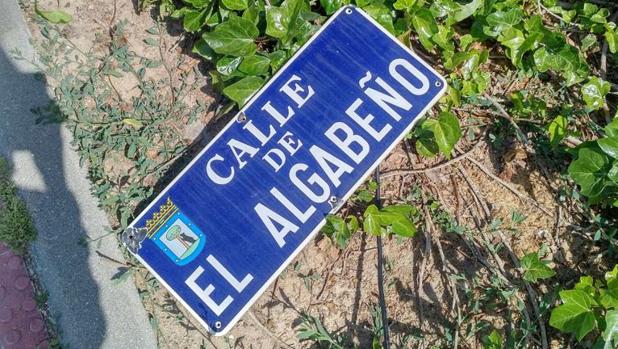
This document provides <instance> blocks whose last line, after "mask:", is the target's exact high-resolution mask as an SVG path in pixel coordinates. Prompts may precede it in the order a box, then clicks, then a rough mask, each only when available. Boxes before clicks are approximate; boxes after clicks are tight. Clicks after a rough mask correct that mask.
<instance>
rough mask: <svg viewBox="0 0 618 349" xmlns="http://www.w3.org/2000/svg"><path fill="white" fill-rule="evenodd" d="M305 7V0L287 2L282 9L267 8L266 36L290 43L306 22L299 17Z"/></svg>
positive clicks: (288, 0) (287, 0) (289, 0)
mask: <svg viewBox="0 0 618 349" xmlns="http://www.w3.org/2000/svg"><path fill="white" fill-rule="evenodd" d="M303 6H304V2H303V0H285V1H284V2H283V3H282V4H281V6H280V7H276V6H266V34H267V35H270V36H272V37H274V38H278V39H281V40H282V41H283V43H284V44H286V43H289V42H290V41H291V39H292V38H294V37H295V35H296V34H297V33H296V30H297V29H298V28H299V27H300V26H301V24H302V23H303V22H304V21H303V20H302V19H301V18H300V17H299V14H300V10H301V8H302V7H303Z"/></svg>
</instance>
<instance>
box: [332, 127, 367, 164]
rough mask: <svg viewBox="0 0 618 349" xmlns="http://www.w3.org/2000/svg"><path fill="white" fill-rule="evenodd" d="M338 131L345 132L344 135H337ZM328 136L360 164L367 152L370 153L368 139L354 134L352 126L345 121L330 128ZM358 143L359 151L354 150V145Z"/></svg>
mask: <svg viewBox="0 0 618 349" xmlns="http://www.w3.org/2000/svg"><path fill="white" fill-rule="evenodd" d="M337 131H341V132H340V133H343V137H342V138H339V136H337ZM325 134H326V137H327V138H328V139H330V140H331V142H333V143H334V144H335V145H336V146H337V147H338V148H339V149H341V151H343V152H344V153H346V155H347V156H349V157H350V159H352V160H353V161H354V162H355V163H357V164H359V163H360V162H361V161H363V159H364V158H365V156H367V154H369V144H368V143H367V141H366V140H365V139H364V138H363V137H361V136H359V135H356V134H354V131H353V130H352V128H351V127H350V126H348V125H346V124H345V123H343V122H336V123H334V124H333V125H332V126H331V127H330V128H329V129H328V130H326V133H325ZM353 145H356V148H357V149H358V148H360V149H358V151H354V150H353V149H352V146H353Z"/></svg>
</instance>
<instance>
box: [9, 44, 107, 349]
mask: <svg viewBox="0 0 618 349" xmlns="http://www.w3.org/2000/svg"><path fill="white" fill-rule="evenodd" d="M8 54H9V53H7V52H4V51H3V50H2V48H1V47H0V100H1V101H0V154H1V155H2V156H3V157H5V158H6V159H7V160H8V161H9V164H10V165H11V169H12V171H13V178H14V180H15V182H16V184H17V186H18V187H19V189H20V194H21V195H22V196H23V197H24V199H25V200H26V202H27V204H28V208H29V210H30V211H31V213H32V215H33V218H34V220H35V225H36V228H37V230H38V232H39V235H38V239H37V241H36V242H35V244H34V246H33V257H34V262H35V268H36V271H37V272H38V274H39V276H40V278H41V280H42V282H43V284H44V286H45V287H46V290H47V291H48V293H49V295H50V297H49V299H50V308H51V309H52V312H53V313H52V315H53V316H54V317H55V318H56V320H57V321H58V323H59V325H60V327H61V328H63V329H64V333H60V337H61V341H62V342H65V341H66V342H67V343H82V344H83V345H85V346H82V348H86V347H87V348H98V347H100V346H101V344H102V342H103V340H104V335H105V333H106V327H107V324H106V321H105V318H104V316H103V313H102V310H101V306H100V304H99V290H98V287H97V284H96V283H95V281H94V280H93V278H92V273H93V271H91V270H90V267H89V265H88V263H87V261H88V253H89V252H88V249H87V248H85V247H83V246H82V245H81V244H80V241H81V240H83V239H84V238H85V237H86V232H85V230H84V227H83V225H82V224H83V222H84V221H85V219H84V217H82V214H81V212H80V209H79V207H78V205H77V202H76V200H75V198H74V196H73V193H72V192H71V190H70V189H69V187H68V186H67V179H66V178H67V176H66V174H65V168H64V163H65V162H66V160H65V159H64V157H65V154H63V146H62V144H63V135H62V130H61V127H63V126H62V125H60V124H48V125H37V124H36V122H35V121H36V116H35V115H34V114H33V113H32V112H31V111H30V109H31V108H33V107H37V106H42V105H47V104H48V103H50V98H49V95H48V94H47V89H46V84H45V82H44V81H40V79H39V80H37V79H35V75H34V74H31V73H23V72H21V71H20V69H18V68H17V67H16V66H15V65H14V64H13V62H12V61H11V60H10V59H9V57H8V56H7V55H8ZM65 142H66V140H65ZM58 300H62V302H58Z"/></svg>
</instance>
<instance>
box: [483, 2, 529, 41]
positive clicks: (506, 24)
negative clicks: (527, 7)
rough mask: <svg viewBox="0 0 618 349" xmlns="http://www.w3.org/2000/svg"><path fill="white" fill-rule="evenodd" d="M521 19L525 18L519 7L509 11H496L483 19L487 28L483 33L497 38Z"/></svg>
mask: <svg viewBox="0 0 618 349" xmlns="http://www.w3.org/2000/svg"><path fill="white" fill-rule="evenodd" d="M523 18H525V14H524V12H523V11H522V10H521V9H520V8H519V7H515V8H512V9H511V10H509V11H496V12H494V13H491V14H490V15H489V16H487V18H485V20H486V21H487V25H488V26H487V27H485V28H484V29H483V31H484V32H485V34H487V35H489V36H492V37H497V36H498V35H500V33H502V32H503V31H504V30H506V29H507V28H511V27H513V26H515V25H517V24H518V23H520V22H521V21H522V19H523Z"/></svg>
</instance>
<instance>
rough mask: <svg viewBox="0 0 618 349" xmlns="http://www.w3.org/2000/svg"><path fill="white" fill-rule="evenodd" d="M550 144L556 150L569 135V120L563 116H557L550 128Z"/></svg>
mask: <svg viewBox="0 0 618 349" xmlns="http://www.w3.org/2000/svg"><path fill="white" fill-rule="evenodd" d="M547 129H548V131H549V143H550V144H551V146H552V148H556V147H557V146H558V144H560V142H561V141H562V140H563V139H564V137H565V136H566V134H567V118H565V117H564V116H562V115H558V116H556V118H555V119H554V120H552V122H551V123H550V124H549V126H548V128H547Z"/></svg>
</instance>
